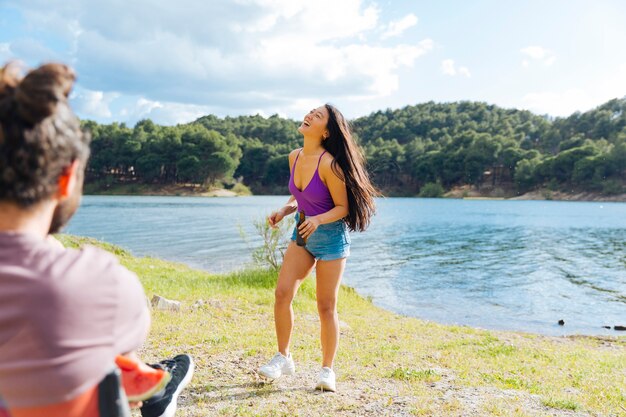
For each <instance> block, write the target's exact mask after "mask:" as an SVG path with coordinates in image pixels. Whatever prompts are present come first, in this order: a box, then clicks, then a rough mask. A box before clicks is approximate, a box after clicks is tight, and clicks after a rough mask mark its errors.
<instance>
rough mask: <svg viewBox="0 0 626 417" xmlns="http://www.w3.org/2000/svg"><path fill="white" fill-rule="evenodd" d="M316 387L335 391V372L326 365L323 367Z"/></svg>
mask: <svg viewBox="0 0 626 417" xmlns="http://www.w3.org/2000/svg"><path fill="white" fill-rule="evenodd" d="M315 389H319V390H322V391H331V392H335V372H334V371H333V370H332V369H330V368H328V367H326V366H325V367H323V368H322V370H321V371H320V377H319V379H318V380H317V385H316V386H315Z"/></svg>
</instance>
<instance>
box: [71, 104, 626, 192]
mask: <svg viewBox="0 0 626 417" xmlns="http://www.w3.org/2000/svg"><path fill="white" fill-rule="evenodd" d="M625 110H626V98H625V99H615V100H611V101H609V102H607V103H605V104H603V105H601V106H599V107H598V108H596V109H593V110H591V111H588V112H586V113H574V114H572V115H571V116H569V117H565V118H556V119H552V118H549V117H546V116H538V115H535V114H533V113H531V112H529V111H523V110H516V109H504V108H501V107H498V106H494V105H488V104H486V103H478V102H456V103H433V102H429V103H423V104H418V105H415V106H406V107H404V108H402V109H397V110H391V109H387V110H384V111H377V112H375V113H372V114H370V115H368V116H365V117H360V118H358V119H356V120H353V126H354V132H355V135H356V138H357V140H358V141H359V143H360V144H361V145H362V147H363V149H364V151H365V154H366V157H367V160H368V169H369V171H370V172H371V174H372V177H373V181H374V183H375V184H376V185H377V186H378V187H379V188H380V189H381V190H382V191H383V193H384V194H386V195H389V196H399V195H401V196H416V195H427V196H441V195H443V194H445V193H446V192H449V191H451V190H455V189H459V187H469V188H470V189H471V191H472V192H473V193H474V194H477V195H490V196H495V197H512V196H516V195H520V194H523V193H526V192H530V191H538V192H543V193H546V192H549V193H550V194H551V195H552V194H554V195H558V193H570V194H571V193H594V194H596V195H604V196H616V195H622V194H624V193H626V187H625V185H626V111H625ZM299 123H300V122H298V121H293V120H288V119H284V118H281V117H279V116H277V115H274V116H271V117H269V118H265V117H262V116H259V115H256V116H239V117H226V118H218V117H216V116H212V115H208V116H204V117H201V118H199V119H197V120H196V121H194V122H192V123H188V124H184V125H178V126H159V125H156V124H154V123H153V122H152V121H150V120H142V121H140V122H138V123H137V124H136V125H135V126H134V127H132V128H131V127H127V126H125V125H124V124H117V123H113V124H109V125H100V124H97V123H95V122H92V121H84V122H83V125H84V127H85V128H87V129H89V130H91V132H92V135H93V143H92V157H91V160H90V162H89V167H88V176H87V186H88V190H89V191H90V192H93V193H101V192H106V191H107V190H111V189H114V188H115V187H116V186H119V185H120V184H121V185H126V187H125V188H124V189H126V190H128V189H129V187H128V186H127V185H128V184H131V185H132V184H149V185H152V186H156V187H165V186H168V185H173V184H195V185H197V186H198V187H200V188H201V189H202V190H205V189H208V188H210V187H225V188H227V189H230V188H232V187H235V186H243V185H245V186H246V187H249V188H250V189H251V190H252V192H253V193H254V194H285V193H287V188H286V184H287V181H288V177H289V171H288V169H287V168H286V167H287V164H288V154H289V151H291V150H292V149H294V148H296V147H298V146H300V144H301V137H300V135H299V133H298V132H297V127H298V125H299ZM238 184H240V185H238ZM137 189H138V190H140V188H137Z"/></svg>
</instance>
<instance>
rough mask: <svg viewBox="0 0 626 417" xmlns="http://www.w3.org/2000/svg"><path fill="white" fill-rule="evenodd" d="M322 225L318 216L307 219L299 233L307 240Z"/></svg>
mask: <svg viewBox="0 0 626 417" xmlns="http://www.w3.org/2000/svg"><path fill="white" fill-rule="evenodd" d="M319 225H320V221H319V219H318V218H317V216H313V217H307V218H306V220H304V221H303V222H302V224H301V225H300V227H299V228H298V231H299V232H300V236H302V237H303V238H304V239H307V238H308V237H309V236H311V234H312V233H313V232H315V231H316V230H317V227H318V226H319Z"/></svg>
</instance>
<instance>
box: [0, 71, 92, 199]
mask: <svg viewBox="0 0 626 417" xmlns="http://www.w3.org/2000/svg"><path fill="white" fill-rule="evenodd" d="M74 79H75V75H74V72H73V71H72V70H71V69H70V68H69V67H67V66H65V65H62V64H46V65H42V66H41V67H39V68H37V69H34V70H32V71H30V72H29V73H28V74H27V75H26V77H24V78H22V77H21V76H20V74H19V71H18V69H17V66H16V65H15V64H8V65H5V66H4V67H0V201H10V202H13V203H15V204H17V205H19V206H20V207H23V208H28V207H30V206H32V205H34V204H36V203H38V202H40V201H42V200H44V199H46V198H49V197H50V196H52V195H53V194H54V193H55V192H56V190H57V180H58V178H59V175H61V173H62V172H63V170H64V169H66V168H67V167H68V166H69V165H70V164H71V163H72V162H73V161H74V160H79V161H80V162H81V165H82V169H84V167H85V164H86V162H87V158H88V157H89V135H88V134H87V133H85V132H83V131H82V130H81V127H80V122H79V120H78V118H77V117H76V116H75V115H74V113H73V112H72V111H71V109H70V107H69V104H68V95H69V93H70V90H71V88H72V85H73V84H74ZM80 171H81V172H80V173H79V174H81V175H80V176H81V178H82V170H80Z"/></svg>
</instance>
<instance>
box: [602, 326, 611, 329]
mask: <svg viewBox="0 0 626 417" xmlns="http://www.w3.org/2000/svg"><path fill="white" fill-rule="evenodd" d="M602 327H603V328H605V329H609V330H611V326H602Z"/></svg>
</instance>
